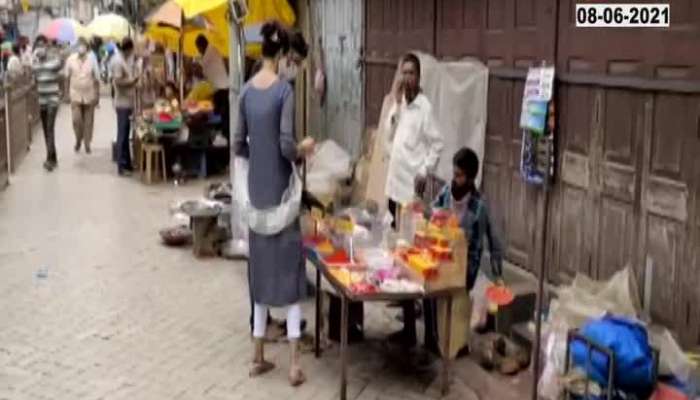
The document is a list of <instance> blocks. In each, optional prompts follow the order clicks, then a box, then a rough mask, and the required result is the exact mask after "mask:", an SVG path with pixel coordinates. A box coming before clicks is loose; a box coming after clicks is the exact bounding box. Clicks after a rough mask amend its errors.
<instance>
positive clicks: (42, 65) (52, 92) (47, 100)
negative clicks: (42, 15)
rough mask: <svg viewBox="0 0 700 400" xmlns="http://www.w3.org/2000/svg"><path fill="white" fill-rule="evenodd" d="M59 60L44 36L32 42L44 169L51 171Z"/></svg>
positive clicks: (54, 148)
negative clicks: (44, 159)
mask: <svg viewBox="0 0 700 400" xmlns="http://www.w3.org/2000/svg"><path fill="white" fill-rule="evenodd" d="M62 67H63V65H62V61H61V58H60V57H59V56H58V54H56V52H54V51H51V50H50V49H49V41H48V40H47V39H46V36H44V35H39V36H37V38H36V40H35V41H34V60H33V61H32V69H33V71H34V78H35V79H36V90H37V95H38V98H39V115H40V117H41V127H42V129H43V131H44V141H45V142H46V161H45V162H44V168H46V170H47V171H53V169H54V168H56V166H57V165H58V157H57V156H56V141H55V134H54V126H55V124H56V114H57V113H58V105H59V103H60V102H61V89H60V81H61V68H62Z"/></svg>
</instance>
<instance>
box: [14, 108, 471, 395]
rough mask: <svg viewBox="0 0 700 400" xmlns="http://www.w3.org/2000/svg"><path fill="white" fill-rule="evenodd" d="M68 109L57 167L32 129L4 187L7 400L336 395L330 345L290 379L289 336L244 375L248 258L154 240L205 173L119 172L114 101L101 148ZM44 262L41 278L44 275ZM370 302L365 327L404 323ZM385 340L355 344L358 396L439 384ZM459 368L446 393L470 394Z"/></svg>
mask: <svg viewBox="0 0 700 400" xmlns="http://www.w3.org/2000/svg"><path fill="white" fill-rule="evenodd" d="M69 117H70V114H69V111H68V108H67V107H64V108H62V109H61V111H60V113H59V116H58V122H57V129H56V130H57V136H58V151H59V168H58V169H57V170H56V171H55V172H54V173H50V174H49V173H46V172H45V171H44V170H43V169H42V167H41V163H42V161H43V158H44V144H43V140H42V138H41V136H40V132H37V134H36V135H35V136H34V142H33V144H32V149H31V151H30V153H29V155H28V156H27V157H26V158H25V160H24V161H23V163H22V165H21V166H20V169H19V171H18V172H17V174H16V175H15V176H13V178H12V184H11V186H10V187H9V188H7V190H5V191H4V192H0V399H12V400H20V399H52V400H53V399H71V400H75V399H95V400H96V399H105V400H106V399H147V400H155V399H244V398H245V399H251V400H254V399H273V398H274V399H324V400H325V399H333V398H337V388H338V386H337V385H338V376H339V367H338V362H337V361H338V351H337V348H335V347H331V348H330V349H329V350H328V351H327V352H326V353H325V354H324V357H323V358H321V359H320V360H315V359H313V358H312V356H311V355H305V356H304V360H303V362H304V365H305V367H306V372H307V375H308V378H309V381H308V383H307V384H305V385H304V386H302V387H301V388H299V389H292V388H290V387H289V385H288V384H287V380H286V372H287V366H288V360H287V347H286V346H285V345H283V344H275V345H272V346H270V347H269V350H268V355H269V356H270V358H271V359H272V360H273V361H274V362H276V363H277V365H278V368H277V369H276V370H275V371H274V372H272V373H271V374H269V375H268V376H265V377H262V378H259V379H250V378H248V373H247V370H248V363H249V360H250V356H251V348H252V346H251V343H250V339H249V335H248V307H249V306H248V297H247V290H246V280H245V268H244V265H243V264H242V263H240V262H232V261H225V260H222V259H214V260H209V261H200V260H196V259H194V258H193V256H192V254H191V252H190V251H189V249H188V250H173V249H168V248H165V247H163V246H162V245H161V244H160V243H159V238H158V230H159V229H160V228H161V227H162V226H164V225H165V224H167V223H168V220H169V215H168V212H167V207H168V205H169V204H170V203H171V202H173V201H175V200H178V199H184V198H194V197H197V196H200V195H201V193H202V188H203V186H204V184H203V183H200V184H196V183H189V184H188V185H186V186H180V187H175V186H173V185H171V184H169V185H161V186H144V185H142V184H141V183H139V182H138V181H137V180H136V179H135V178H132V179H129V178H120V177H117V176H116V173H115V168H114V166H113V164H112V163H111V161H110V159H111V154H110V151H111V150H110V141H111V139H112V137H113V136H114V132H115V121H114V119H115V118H114V113H113V109H112V108H111V106H110V105H109V104H108V101H103V105H102V108H100V109H99V110H98V113H97V121H96V125H95V143H94V145H93V154H92V155H85V154H84V153H81V154H77V155H76V154H74V152H73V149H72V145H73V135H72V130H71V128H70V118H69ZM42 269H46V271H47V276H46V277H45V278H40V277H37V271H39V270H42ZM309 306H310V304H307V305H306V310H305V314H306V316H307V317H308V318H309V319H311V308H310V307H309ZM366 315H367V316H366V325H367V335H368V336H369V337H370V338H372V337H381V336H382V333H386V332H387V330H391V329H393V328H396V327H397V326H396V322H394V321H393V318H391V314H390V311H389V310H388V309H386V308H385V307H371V308H369V309H368V310H367V312H366ZM392 324H393V326H390V325H392ZM384 349H385V345H384V344H382V343H381V342H380V341H377V340H370V341H368V343H366V344H363V345H361V346H354V347H353V348H352V350H353V352H352V353H351V363H352V364H351V368H350V388H349V393H350V398H352V399H363V400H369V399H403V400H407V399H422V398H435V397H437V391H436V389H435V385H434V382H433V378H434V377H435V373H436V372H437V371H436V370H435V368H427V369H425V370H423V372H415V371H414V369H413V368H403V369H402V368H399V367H400V366H405V362H404V361H403V359H400V357H399V359H397V358H396V357H393V358H392V357H391V356H387V354H386V351H384ZM435 366H437V365H435ZM435 366H434V367H435ZM457 375H459V374H457ZM454 381H455V382H454V384H453V393H452V395H451V396H450V398H474V397H472V396H471V394H472V392H471V390H470V389H467V388H466V386H465V385H464V384H462V383H461V380H460V378H459V377H457V378H456V379H455V380H454Z"/></svg>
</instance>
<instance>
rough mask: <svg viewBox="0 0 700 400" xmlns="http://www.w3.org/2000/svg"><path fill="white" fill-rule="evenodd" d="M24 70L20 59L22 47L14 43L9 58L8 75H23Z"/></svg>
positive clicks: (11, 76)
mask: <svg viewBox="0 0 700 400" xmlns="http://www.w3.org/2000/svg"><path fill="white" fill-rule="evenodd" d="M22 72H24V67H23V66H22V61H21V59H20V48H19V44H17V43H15V44H13V45H12V54H11V55H10V59H9V60H7V76H8V77H10V78H15V77H17V76H20V75H22Z"/></svg>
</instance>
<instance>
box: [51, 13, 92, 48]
mask: <svg viewBox="0 0 700 400" xmlns="http://www.w3.org/2000/svg"><path fill="white" fill-rule="evenodd" d="M84 32H85V28H84V27H83V26H82V25H80V23H79V22H77V21H75V20H72V19H70V18H58V19H55V20H53V21H51V22H50V23H49V24H48V25H47V26H46V27H45V28H44V29H42V31H41V33H42V34H43V35H44V36H46V37H47V38H49V39H55V40H57V41H59V42H62V43H75V42H76V40H78V38H79V37H80V36H82V35H83V34H84Z"/></svg>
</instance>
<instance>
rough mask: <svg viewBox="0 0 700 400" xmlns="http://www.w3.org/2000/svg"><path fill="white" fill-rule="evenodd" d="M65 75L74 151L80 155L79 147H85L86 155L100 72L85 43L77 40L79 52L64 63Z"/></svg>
mask: <svg viewBox="0 0 700 400" xmlns="http://www.w3.org/2000/svg"><path fill="white" fill-rule="evenodd" d="M65 75H66V80H67V83H66V87H67V88H68V93H69V95H70V104H71V113H72V115H73V130H74V131H75V151H76V152H78V151H80V146H81V144H85V152H86V153H88V154H89V153H90V142H91V141H92V128H93V122H94V118H95V107H96V106H97V104H98V103H99V100H100V71H99V67H98V65H97V58H96V57H95V55H94V54H92V52H91V51H90V48H89V47H88V43H87V40H85V39H83V38H80V39H79V40H78V51H77V52H76V53H73V54H71V55H70V56H69V57H68V60H67V61H66V67H65Z"/></svg>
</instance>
